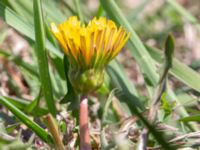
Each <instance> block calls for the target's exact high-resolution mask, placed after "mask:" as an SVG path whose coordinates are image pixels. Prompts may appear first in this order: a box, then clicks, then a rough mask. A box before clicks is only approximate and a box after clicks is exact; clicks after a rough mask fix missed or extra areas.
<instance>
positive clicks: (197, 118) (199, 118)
mask: <svg viewBox="0 0 200 150" xmlns="http://www.w3.org/2000/svg"><path fill="white" fill-rule="evenodd" d="M179 121H183V122H189V121H196V122H200V115H194V116H189V117H184V118H181V119H180V120H179Z"/></svg>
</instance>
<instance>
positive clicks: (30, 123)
mask: <svg viewBox="0 0 200 150" xmlns="http://www.w3.org/2000/svg"><path fill="white" fill-rule="evenodd" d="M0 103H1V104H2V105H4V106H5V107H7V108H8V109H9V110H10V111H11V112H12V113H13V114H14V115H15V116H16V117H17V118H18V119H19V120H20V121H21V122H23V123H24V124H25V125H27V126H28V127H29V128H30V129H31V130H33V132H35V133H36V134H37V135H38V137H40V138H41V139H42V140H43V141H45V142H47V143H48V144H52V138H51V136H50V135H49V134H48V133H47V132H46V131H45V130H44V129H43V128H41V127H40V126H39V125H38V124H36V123H35V122H33V121H32V120H30V119H29V118H28V116H26V115H25V114H24V113H23V112H21V111H20V110H19V109H18V108H16V107H15V106H14V105H13V104H11V103H10V102H9V101H7V100H6V99H5V98H4V97H2V96H0Z"/></svg>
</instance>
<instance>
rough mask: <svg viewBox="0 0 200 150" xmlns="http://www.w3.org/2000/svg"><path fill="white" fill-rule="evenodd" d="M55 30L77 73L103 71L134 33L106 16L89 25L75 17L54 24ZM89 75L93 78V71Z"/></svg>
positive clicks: (52, 25)
mask: <svg viewBox="0 0 200 150" xmlns="http://www.w3.org/2000/svg"><path fill="white" fill-rule="evenodd" d="M51 31H52V33H53V35H54V36H55V37H56V39H57V41H58V42H59V43H60V45H61V46H62V48H63V49H64V52H65V54H66V55H67V56H68V60H69V63H70V66H71V68H72V70H76V72H77V69H78V70H79V72H80V73H79V74H81V73H84V72H92V74H94V72H95V73H96V72H102V70H103V68H104V66H105V65H106V64H108V63H109V62H110V61H111V60H112V59H113V58H114V57H115V56H116V55H117V54H118V53H119V52H120V50H121V49H122V47H123V46H124V45H125V43H126V41H127V40H128V38H129V36H130V33H128V34H127V33H126V30H125V29H124V28H122V27H120V28H117V26H116V25H115V23H114V22H113V21H111V20H107V19H106V18H104V17H100V18H99V19H96V18H94V19H92V20H91V21H90V22H89V23H88V24H87V26H85V25H84V24H83V25H81V23H80V21H79V20H78V19H77V17H76V16H72V17H70V18H69V19H68V20H66V21H65V22H63V23H61V24H59V25H58V26H56V25H55V24H54V23H52V24H51ZM91 70H92V71H91ZM72 72H73V73H74V71H72ZM100 74H101V73H100ZM87 75H90V78H91V73H89V74H87ZM87 81H88V80H87V79H86V82H87ZM79 83H80V82H79Z"/></svg>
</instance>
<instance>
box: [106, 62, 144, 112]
mask: <svg viewBox="0 0 200 150" xmlns="http://www.w3.org/2000/svg"><path fill="white" fill-rule="evenodd" d="M106 71H107V73H108V75H109V76H110V78H111V88H112V89H118V92H115V95H116V96H117V97H118V98H119V99H120V102H121V104H122V106H123V108H124V111H126V112H127V113H128V114H129V115H131V109H132V105H134V106H136V107H138V108H140V109H141V110H143V109H144V106H143V105H142V103H141V101H140V100H139V99H138V97H137V96H138V95H137V91H136V89H135V87H134V85H133V84H131V82H130V80H129V79H128V77H127V76H126V75H125V74H124V73H123V70H122V66H120V64H119V63H117V61H112V62H111V63H110V64H109V66H108V67H107V68H106Z"/></svg>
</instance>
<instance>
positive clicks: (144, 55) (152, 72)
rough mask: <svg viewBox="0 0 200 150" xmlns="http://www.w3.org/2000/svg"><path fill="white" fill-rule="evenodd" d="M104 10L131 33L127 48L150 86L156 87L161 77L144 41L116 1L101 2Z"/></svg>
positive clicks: (101, 0) (102, 0)
mask: <svg viewBox="0 0 200 150" xmlns="http://www.w3.org/2000/svg"><path fill="white" fill-rule="evenodd" d="M100 2H101V4H102V6H103V8H104V10H105V11H106V12H107V14H108V15H109V17H110V18H112V19H113V20H114V21H115V22H116V23H118V24H119V25H121V26H123V27H124V28H126V29H127V31H128V32H130V33H131V36H130V38H129V41H128V42H127V46H128V47H129V50H130V51H131V53H132V55H133V57H134V58H135V59H136V61H137V63H138V64H139V66H140V69H141V70H142V73H143V74H144V77H146V78H147V79H148V81H150V82H149V83H150V85H153V86H155V85H156V84H157V82H158V79H159V76H158V74H157V73H156V64H155V62H154V61H153V59H152V58H151V57H150V55H149V53H148V52H147V50H146V48H145V46H144V45H143V43H142V41H141V40H140V39H139V37H138V35H137V34H136V32H135V31H134V30H133V28H132V27H131V25H130V23H129V22H128V21H127V19H126V18H125V16H124V15H123V13H122V11H121V10H120V8H119V7H118V6H117V4H116V3H115V1H114V0H109V1H107V0H100Z"/></svg>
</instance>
